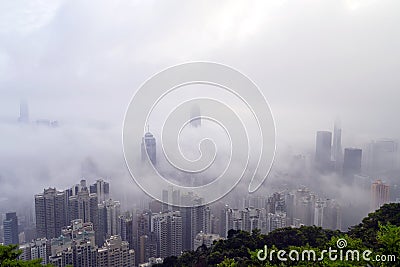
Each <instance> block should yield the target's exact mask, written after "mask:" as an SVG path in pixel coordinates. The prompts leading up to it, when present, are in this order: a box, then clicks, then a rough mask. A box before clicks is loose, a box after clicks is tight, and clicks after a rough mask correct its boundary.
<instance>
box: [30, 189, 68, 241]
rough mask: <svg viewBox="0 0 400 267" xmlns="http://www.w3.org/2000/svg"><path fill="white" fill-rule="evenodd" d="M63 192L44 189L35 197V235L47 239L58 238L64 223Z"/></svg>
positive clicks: (64, 204)
mask: <svg viewBox="0 0 400 267" xmlns="http://www.w3.org/2000/svg"><path fill="white" fill-rule="evenodd" d="M65 198H66V196H65V192H61V191H57V190H56V189H55V188H48V189H45V190H44V192H43V193H41V194H37V195H35V215H36V235H37V237H38V238H42V237H46V238H47V239H50V238H53V237H58V236H60V234H61V228H62V227H64V226H65V225H67V223H66V208H65V207H66V200H65Z"/></svg>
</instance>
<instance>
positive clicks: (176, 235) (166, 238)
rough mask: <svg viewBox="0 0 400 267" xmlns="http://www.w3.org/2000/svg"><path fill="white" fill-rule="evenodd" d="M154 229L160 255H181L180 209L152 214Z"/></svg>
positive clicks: (162, 256)
mask: <svg viewBox="0 0 400 267" xmlns="http://www.w3.org/2000/svg"><path fill="white" fill-rule="evenodd" d="M152 229H153V231H154V233H156V236H157V241H158V254H159V255H158V256H159V257H161V258H165V257H168V256H179V255H180V254H181V252H182V217H181V214H180V212H179V211H169V212H165V213H161V214H155V215H153V216H152Z"/></svg>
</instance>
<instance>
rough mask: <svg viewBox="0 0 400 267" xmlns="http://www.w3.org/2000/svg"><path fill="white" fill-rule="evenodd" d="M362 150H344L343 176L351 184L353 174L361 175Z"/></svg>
mask: <svg viewBox="0 0 400 267" xmlns="http://www.w3.org/2000/svg"><path fill="white" fill-rule="evenodd" d="M361 158H362V150H361V149H359V148H345V149H344V159H343V176H344V177H345V178H346V181H348V182H350V183H352V182H353V180H354V175H355V174H360V173H361Z"/></svg>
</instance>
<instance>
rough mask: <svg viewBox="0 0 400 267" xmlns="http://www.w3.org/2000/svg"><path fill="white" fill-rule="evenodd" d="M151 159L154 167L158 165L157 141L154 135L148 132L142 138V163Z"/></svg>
mask: <svg viewBox="0 0 400 267" xmlns="http://www.w3.org/2000/svg"><path fill="white" fill-rule="evenodd" d="M147 158H149V159H150V161H151V163H152V164H153V166H155V165H156V164H157V148H156V139H155V138H154V136H153V134H152V133H150V132H147V133H146V134H145V135H144V137H143V138H142V161H144V160H147Z"/></svg>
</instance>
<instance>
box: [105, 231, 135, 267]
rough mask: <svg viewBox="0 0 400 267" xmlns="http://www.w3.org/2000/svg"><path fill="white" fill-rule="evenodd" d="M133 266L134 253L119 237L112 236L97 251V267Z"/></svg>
mask: <svg viewBox="0 0 400 267" xmlns="http://www.w3.org/2000/svg"><path fill="white" fill-rule="evenodd" d="M109 266H115V267H129V266H135V251H134V250H133V249H129V244H128V242H126V241H123V240H122V239H121V237H120V236H112V237H110V238H109V239H107V240H106V242H105V243H104V246H103V247H102V248H99V249H98V250H97V267H109Z"/></svg>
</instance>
